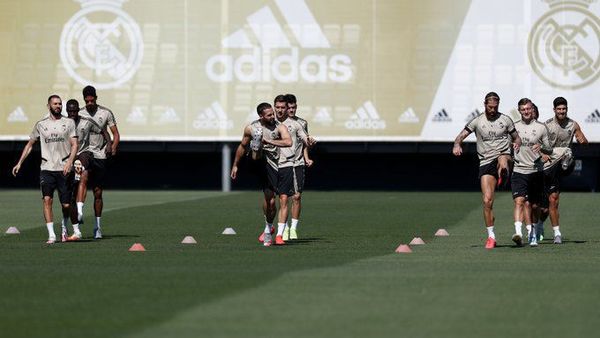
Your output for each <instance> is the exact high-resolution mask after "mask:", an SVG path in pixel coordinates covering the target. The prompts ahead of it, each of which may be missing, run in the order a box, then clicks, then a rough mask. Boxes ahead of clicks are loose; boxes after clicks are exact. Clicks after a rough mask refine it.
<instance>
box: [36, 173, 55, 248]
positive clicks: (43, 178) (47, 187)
mask: <svg viewBox="0 0 600 338" xmlns="http://www.w3.org/2000/svg"><path fill="white" fill-rule="evenodd" d="M55 186H56V183H55V182H54V177H52V175H51V173H50V172H48V171H45V170H43V171H42V172H41V173H40V187H41V188H42V210H43V212H44V220H45V221H46V228H47V229H48V241H47V242H46V243H48V244H53V243H54V242H56V233H55V232H54V221H53V219H54V214H53V212H52V199H53V196H54V189H55Z"/></svg>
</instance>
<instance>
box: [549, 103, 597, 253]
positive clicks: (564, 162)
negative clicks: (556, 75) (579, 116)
mask: <svg viewBox="0 0 600 338" xmlns="http://www.w3.org/2000/svg"><path fill="white" fill-rule="evenodd" d="M553 106H554V117H553V118H551V119H549V120H548V121H546V126H547V127H548V131H549V133H550V134H549V135H550V144H551V145H552V147H553V149H552V155H550V156H544V188H545V190H546V193H547V194H548V204H549V206H548V212H549V214H550V222H551V223H552V230H554V243H555V244H561V243H562V233H561V232H560V225H559V217H560V215H559V212H558V202H559V199H560V178H561V176H564V175H568V174H569V173H570V172H571V171H572V168H573V165H574V162H573V152H572V150H571V145H572V144H573V137H575V139H577V142H578V143H580V144H587V143H588V140H587V138H586V137H585V135H584V134H583V132H582V131H581V127H580V126H579V124H578V123H577V122H575V121H573V120H572V119H571V118H569V117H568V116H567V112H568V106H567V100H566V99H565V98H564V97H557V98H555V99H554V102H553ZM542 224H543V223H542ZM541 226H542V225H541V224H540V223H538V227H541Z"/></svg>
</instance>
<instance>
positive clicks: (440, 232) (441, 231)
mask: <svg viewBox="0 0 600 338" xmlns="http://www.w3.org/2000/svg"><path fill="white" fill-rule="evenodd" d="M435 235H436V236H437V237H447V236H450V234H449V233H448V231H446V229H438V231H436V232H435Z"/></svg>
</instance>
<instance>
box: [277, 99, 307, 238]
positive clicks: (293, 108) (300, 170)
mask: <svg viewBox="0 0 600 338" xmlns="http://www.w3.org/2000/svg"><path fill="white" fill-rule="evenodd" d="M285 100H286V102H287V113H288V116H289V118H290V119H292V120H294V121H296V122H298V123H299V124H300V125H301V126H302V129H303V130H304V133H305V134H306V135H309V134H308V121H306V120H305V119H303V118H301V117H299V116H297V115H296V112H297V110H298V103H297V100H296V96H295V95H294V94H286V95H285ZM313 141H314V140H313ZM296 146H297V147H299V148H298V149H296V157H295V158H294V174H295V177H296V182H297V187H296V188H297V189H296V192H295V193H294V195H293V196H292V224H291V227H286V228H285V230H284V231H283V240H284V241H287V240H290V239H291V240H294V239H298V225H299V222H300V212H301V211H302V191H303V190H304V181H305V175H306V171H305V167H308V168H310V167H311V166H312V165H313V164H314V161H313V160H312V159H311V158H310V157H309V154H308V148H309V147H306V146H305V144H304V142H302V141H301V139H298V142H297V143H296Z"/></svg>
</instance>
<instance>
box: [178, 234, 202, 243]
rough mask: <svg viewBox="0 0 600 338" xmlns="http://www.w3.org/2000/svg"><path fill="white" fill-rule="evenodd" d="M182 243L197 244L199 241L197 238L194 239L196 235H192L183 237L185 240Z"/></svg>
mask: <svg viewBox="0 0 600 338" xmlns="http://www.w3.org/2000/svg"><path fill="white" fill-rule="evenodd" d="M181 243H182V244H197V243H198V242H196V239H194V237H192V236H185V238H184V239H183V241H181Z"/></svg>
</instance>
